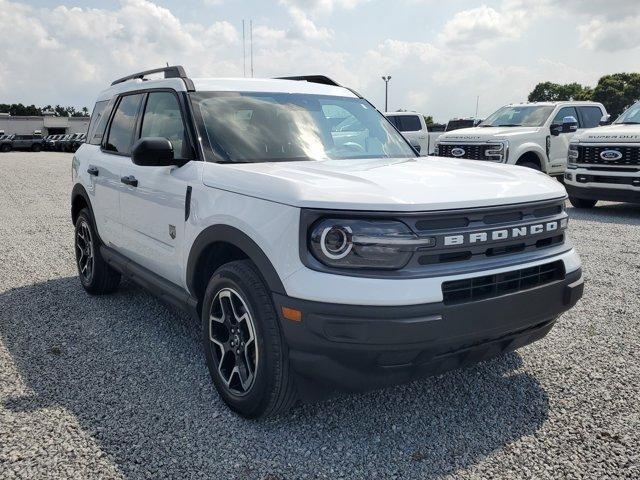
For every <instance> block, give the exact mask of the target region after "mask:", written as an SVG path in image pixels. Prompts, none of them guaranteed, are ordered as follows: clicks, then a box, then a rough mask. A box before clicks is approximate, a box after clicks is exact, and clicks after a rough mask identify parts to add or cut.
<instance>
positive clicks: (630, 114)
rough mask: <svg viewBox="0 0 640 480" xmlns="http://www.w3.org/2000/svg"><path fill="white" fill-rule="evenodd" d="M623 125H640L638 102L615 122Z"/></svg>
mask: <svg viewBox="0 0 640 480" xmlns="http://www.w3.org/2000/svg"><path fill="white" fill-rule="evenodd" d="M613 123H621V124H624V125H637V124H640V102H637V103H634V104H633V105H631V106H630V107H629V108H627V109H626V110H625V111H624V112H623V113H622V115H620V116H619V117H618V118H617V119H616V121H615V122H613Z"/></svg>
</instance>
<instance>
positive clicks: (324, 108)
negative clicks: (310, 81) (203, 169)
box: [192, 92, 416, 163]
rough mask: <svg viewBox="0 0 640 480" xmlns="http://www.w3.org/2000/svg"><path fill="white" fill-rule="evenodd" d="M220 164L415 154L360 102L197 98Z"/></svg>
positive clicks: (286, 96) (261, 96) (275, 96)
mask: <svg viewBox="0 0 640 480" xmlns="http://www.w3.org/2000/svg"><path fill="white" fill-rule="evenodd" d="M192 99H194V103H195V105H196V108H198V110H199V111H200V113H201V115H202V119H203V122H204V127H205V129H206V134H207V136H208V137H209V141H210V144H211V147H212V149H213V150H214V152H215V155H216V161H220V162H229V163H252V162H283V161H297V160H327V159H331V160H343V159H358V158H409V157H415V156H416V154H415V152H414V151H413V150H412V149H411V147H410V146H409V145H408V144H407V142H406V141H405V140H404V138H403V137H402V136H401V135H400V134H399V133H398V132H397V131H396V130H395V129H394V128H393V127H392V126H391V124H390V123H389V122H388V120H387V119H386V118H384V117H383V116H382V115H381V114H380V113H378V112H377V111H376V110H375V109H374V108H373V107H372V106H371V105H370V104H368V103H367V102H366V101H365V100H362V99H360V98H348V97H334V96H323V95H308V94H290V93H238V92H216V93H195V94H192Z"/></svg>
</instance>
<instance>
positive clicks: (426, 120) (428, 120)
mask: <svg viewBox="0 0 640 480" xmlns="http://www.w3.org/2000/svg"><path fill="white" fill-rule="evenodd" d="M423 116H424V123H426V124H427V125H431V124H432V123H433V117H432V116H431V115H423Z"/></svg>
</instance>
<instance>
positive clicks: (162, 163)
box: [131, 137, 175, 167]
mask: <svg viewBox="0 0 640 480" xmlns="http://www.w3.org/2000/svg"><path fill="white" fill-rule="evenodd" d="M131 160H132V161H133V163H135V164H136V165H140V166H141V167H166V166H169V165H174V164H175V159H174V157H173V145H171V142H170V141H169V140H167V139H166V138H163V137H143V138H141V139H140V140H138V141H137V142H136V143H134V144H133V149H132V150H131Z"/></svg>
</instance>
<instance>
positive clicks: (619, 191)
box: [564, 180, 640, 203]
mask: <svg viewBox="0 0 640 480" xmlns="http://www.w3.org/2000/svg"><path fill="white" fill-rule="evenodd" d="M564 186H565V188H566V189H567V194H568V195H569V196H570V197H573V198H580V199H584V200H605V201H608V202H627V203H640V189H633V190H632V189H628V188H611V187H594V186H588V187H577V186H575V185H571V184H569V183H566V180H565V185H564Z"/></svg>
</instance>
